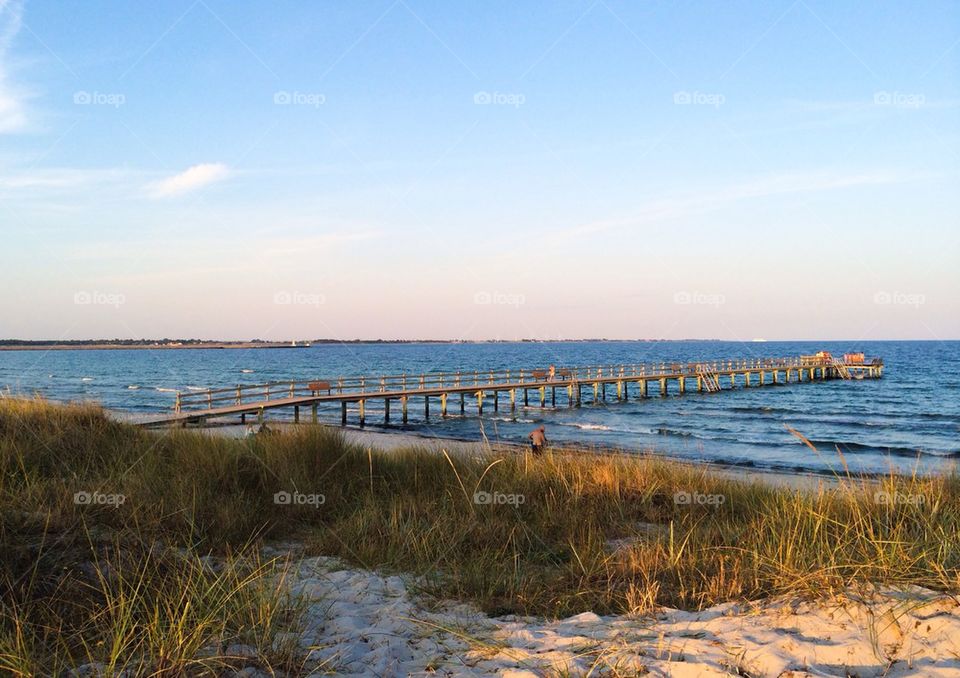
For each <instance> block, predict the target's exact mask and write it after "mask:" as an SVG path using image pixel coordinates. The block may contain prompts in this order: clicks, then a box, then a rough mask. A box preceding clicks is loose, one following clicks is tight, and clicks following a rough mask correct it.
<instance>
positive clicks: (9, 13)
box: [0, 0, 27, 134]
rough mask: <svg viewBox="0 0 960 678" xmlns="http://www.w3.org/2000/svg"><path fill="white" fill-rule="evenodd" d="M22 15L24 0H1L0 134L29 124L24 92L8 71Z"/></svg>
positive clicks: (17, 129)
mask: <svg viewBox="0 0 960 678" xmlns="http://www.w3.org/2000/svg"><path fill="white" fill-rule="evenodd" d="M22 17H23V3H22V2H20V1H19V0H0V134H9V133H11V132H17V131H19V130H21V129H23V128H24V127H26V125H27V114H26V111H25V110H24V105H23V98H24V95H23V92H22V91H20V90H19V89H18V88H17V87H15V86H14V85H13V84H11V82H10V74H9V73H8V72H7V68H8V64H9V63H10V60H9V58H8V57H7V53H8V52H9V51H10V45H11V43H12V42H13V39H14V37H16V35H17V33H19V32H20V26H21V20H22Z"/></svg>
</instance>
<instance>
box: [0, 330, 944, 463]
mask: <svg viewBox="0 0 960 678" xmlns="http://www.w3.org/2000/svg"><path fill="white" fill-rule="evenodd" d="M821 349H823V350H828V351H832V352H833V353H834V354H835V355H836V354H840V353H844V352H846V351H850V350H862V351H864V352H866V354H867V355H868V356H879V357H882V358H883V359H884V361H885V371H884V376H883V378H882V379H876V380H863V381H841V380H835V381H829V382H816V383H807V382H804V383H801V384H798V383H791V384H789V385H779V386H769V387H764V388H751V389H744V388H737V389H736V390H733V391H730V390H724V391H723V392H722V393H719V394H697V393H687V394H686V395H683V396H679V395H670V396H668V397H666V398H660V397H658V396H655V394H654V389H652V388H651V396H652V397H650V398H647V399H643V400H640V399H638V398H636V395H637V394H636V392H635V391H632V392H631V399H630V400H629V401H627V402H617V401H616V400H613V399H608V400H607V401H606V403H597V404H587V403H584V405H583V407H581V408H566V407H558V408H557V409H556V410H553V409H550V408H549V407H548V408H547V409H541V408H540V407H539V401H537V402H534V396H533V394H531V401H530V405H531V407H529V408H522V407H520V408H518V409H517V411H516V413H515V414H514V415H511V413H510V412H509V409H508V408H504V407H501V409H500V411H499V412H496V413H494V412H493V411H492V407H490V406H489V405H488V406H487V409H485V412H484V417H483V418H482V419H479V418H478V417H476V416H475V414H472V413H471V408H469V407H468V409H467V416H466V417H463V418H461V417H459V416H451V417H448V418H446V419H442V418H440V417H439V416H436V415H437V414H438V413H437V412H436V408H435V409H434V411H433V412H432V413H431V414H432V415H434V416H432V417H431V418H430V420H429V421H424V419H423V412H422V407H420V406H419V405H418V404H414V405H412V406H411V408H410V414H411V418H410V422H409V424H408V425H407V426H406V427H401V426H400V425H395V426H393V428H405V429H406V430H409V431H411V432H414V433H418V432H419V433H429V434H434V435H441V436H450V437H457V438H463V439H475V438H479V437H480V436H481V435H486V436H487V437H489V438H491V439H504V440H514V441H522V440H524V439H525V437H526V434H527V432H528V431H529V430H530V429H531V428H532V427H533V426H534V425H539V424H544V425H545V426H546V427H547V433H548V437H549V438H550V439H551V440H554V441H558V442H560V441H562V442H571V443H579V444H583V445H587V446H594V445H595V446H599V447H617V448H624V449H630V450H653V451H656V452H659V453H662V454H665V455H668V456H672V457H679V458H684V459H694V460H702V461H709V462H718V463H727V464H742V465H747V466H754V467H757V468H758V469H761V468H769V469H786V470H804V471H818V472H828V471H830V470H833V469H842V464H843V462H844V461H845V463H846V464H847V465H848V467H849V468H850V469H852V470H854V471H863V472H870V473H882V472H887V471H889V470H890V469H891V468H893V469H895V470H897V471H900V472H912V471H914V470H916V471H917V472H919V473H931V472H939V471H943V470H947V469H951V468H953V466H954V464H955V463H956V462H957V460H958V459H960V342H956V341H952V342H899V341H890V342H858V343H851V342H766V343H757V342H749V343H741V342H719V341H691V342H684V341H664V342H614V341H601V342H550V343H539V342H518V343H479V344H318V345H314V346H312V347H310V348H297V349H239V350H238V349H230V350H222V349H196V350H69V351H0V388H2V389H4V391H7V392H9V393H11V394H15V395H32V394H34V393H38V394H42V395H43V396H45V397H47V398H49V399H51V400H59V401H66V400H94V401H98V402H100V403H102V404H103V405H104V406H106V407H108V408H110V409H114V410H119V411H124V412H131V413H149V412H161V411H165V410H169V409H170V408H171V407H172V405H173V402H174V396H175V392H176V391H177V390H184V391H186V390H190V389H193V390H197V389H204V388H217V387H227V386H235V385H237V384H255V383H262V382H265V381H281V380H286V379H297V380H304V379H332V378H336V377H338V376H358V375H364V374H365V375H380V374H399V373H407V374H420V373H422V372H437V371H456V370H462V371H469V372H472V371H474V370H481V371H482V370H491V369H520V368H534V367H537V368H539V367H545V366H547V365H549V364H555V365H557V366H558V367H562V366H578V365H596V364H622V363H625V364H630V363H640V362H660V361H668V362H670V361H682V362H686V361H694V360H719V359H729V358H754V357H783V356H795V355H800V354H808V353H812V352H815V351H817V350H821ZM587 390H588V389H585V391H584V392H585V393H586V392H587ZM674 390H675V387H674ZM504 400H505V399H504ZM563 402H565V399H564V401H563ZM501 404H503V400H501ZM375 407H378V406H375V405H371V406H369V407H368V410H367V421H368V425H369V424H376V423H377V422H380V421H382V415H380V413H379V412H378V410H377V409H375ZM450 411H451V413H456V414H457V415H459V403H458V404H457V405H456V406H453V402H452V401H451V407H450ZM276 416H281V417H282V416H288V414H287V413H278V414H277V415H276ZM323 416H324V418H325V419H326V420H328V421H331V422H334V421H339V409H338V408H333V407H332V408H330V409H328V410H326V411H324V412H323ZM394 418H395V419H396V415H394ZM355 419H356V414H355V413H351V420H352V421H355ZM787 426H789V427H791V428H793V429H796V430H797V431H799V432H801V433H802V434H803V435H804V436H806V437H807V438H809V439H810V440H811V441H812V442H813V443H814V445H815V446H816V447H817V451H816V452H814V451H813V450H811V449H810V448H809V447H807V446H806V445H804V444H803V443H802V442H801V441H799V440H798V439H797V438H796V437H794V436H793V435H792V434H791V433H789V432H788V431H787V429H786V427H787ZM841 455H842V460H841Z"/></svg>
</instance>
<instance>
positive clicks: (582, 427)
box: [558, 421, 627, 433]
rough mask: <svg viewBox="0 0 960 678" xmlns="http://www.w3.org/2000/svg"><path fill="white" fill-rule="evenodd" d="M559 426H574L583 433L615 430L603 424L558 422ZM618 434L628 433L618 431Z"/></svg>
mask: <svg viewBox="0 0 960 678" xmlns="http://www.w3.org/2000/svg"><path fill="white" fill-rule="evenodd" d="M558 425H559V426H572V427H574V428H578V429H580V430H582V431H613V430H614V429H612V428H610V427H609V426H604V425H603V424H577V423H575V422H563V421H561V422H558ZM617 433H627V431H621V430H618V431H617Z"/></svg>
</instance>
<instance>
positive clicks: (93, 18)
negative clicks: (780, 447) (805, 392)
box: [0, 0, 960, 339]
mask: <svg viewBox="0 0 960 678" xmlns="http://www.w3.org/2000/svg"><path fill="white" fill-rule="evenodd" d="M0 7H2V10H0V235H2V239H3V247H2V249H0V266H2V267H3V270H4V273H5V274H4V280H5V281H6V283H7V284H6V285H5V288H6V289H5V293H4V294H3V296H2V297H0V318H2V320H0V336H4V337H22V338H60V337H62V338H89V337H136V338H139V337H158V336H194V337H203V338H251V337H263V338H275V339H281V338H294V337H298V338H300V337H304V338H313V337H340V338H353V337H363V338H374V337H383V338H415V337H426V338H466V339H480V338H504V339H508V338H518V337H530V338H552V339H556V338H578V337H596V336H607V337H611V338H634V337H636V338H656V337H663V338H683V337H701V338H708V337H718V338H725V339H750V338H754V337H766V338H769V339H775V338H783V339H806V338H812V339H816V338H823V339H827V338H843V339H876V338H917V339H947V338H957V337H960V304H958V301H957V291H958V283H960V274H958V272H957V270H958V264H960V246H958V244H960V229H958V228H957V226H958V216H957V215H958V214H960V198H958V195H960V192H958V191H957V190H956V189H957V184H958V181H957V179H958V157H960V155H958V154H960V134H958V133H960V118H958V113H960V91H958V89H960V87H958V85H960V78H958V65H960V5H957V4H956V3H936V2H917V3H834V2H813V1H810V0H807V1H804V0H798V1H796V2H764V3H760V2H756V3H747V2H731V3H694V2H676V3H636V2H615V1H613V0H596V1H589V0H587V1H576V2H573V1H570V2H520V3H510V2H488V3H470V4H467V3H449V2H425V1H422V0H396V1H384V2H379V1H376V2H368V3H351V2H310V3H271V4H261V3H231V2H215V1H213V0H196V1H191V0H187V1H184V2H164V3H151V4H139V3H137V4H130V3H119V2H118V3H101V2H82V3H81V2H75V3H71V2H38V1H30V0H27V1H26V2H13V1H12V0H0Z"/></svg>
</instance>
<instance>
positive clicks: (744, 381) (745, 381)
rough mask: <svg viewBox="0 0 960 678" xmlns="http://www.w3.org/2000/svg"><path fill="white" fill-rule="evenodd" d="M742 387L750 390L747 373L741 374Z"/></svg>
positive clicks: (748, 374)
mask: <svg viewBox="0 0 960 678" xmlns="http://www.w3.org/2000/svg"><path fill="white" fill-rule="evenodd" d="M743 385H744V387H745V388H750V373H749V372H744V373H743Z"/></svg>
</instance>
